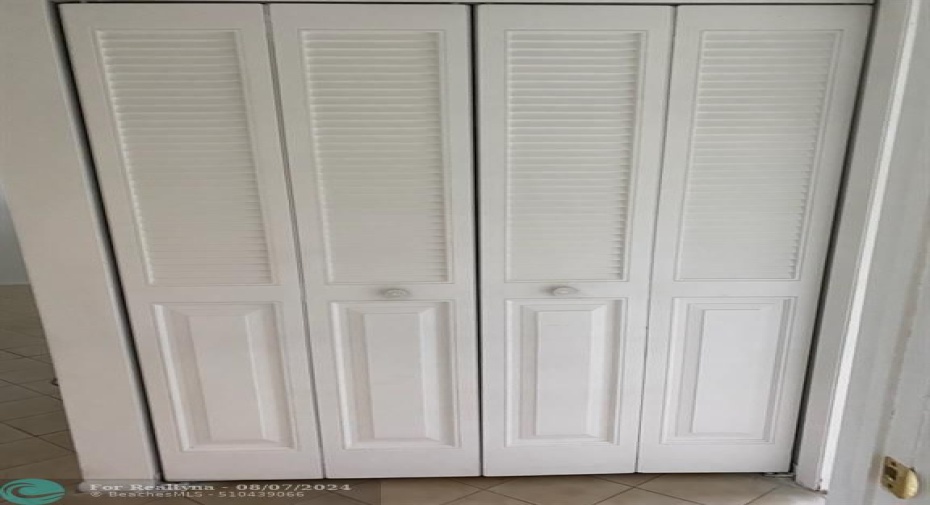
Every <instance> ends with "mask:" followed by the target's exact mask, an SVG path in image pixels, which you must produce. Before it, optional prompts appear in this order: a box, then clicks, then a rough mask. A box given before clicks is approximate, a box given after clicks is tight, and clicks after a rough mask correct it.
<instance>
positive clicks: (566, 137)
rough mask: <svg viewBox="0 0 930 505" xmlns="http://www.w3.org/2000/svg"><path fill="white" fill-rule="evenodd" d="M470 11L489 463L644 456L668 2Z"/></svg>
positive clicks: (531, 466) (593, 463)
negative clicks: (643, 402)
mask: <svg viewBox="0 0 930 505" xmlns="http://www.w3.org/2000/svg"><path fill="white" fill-rule="evenodd" d="M477 13H478V23H477V28H478V31H477V38H478V40H477V43H478V58H479V60H478V76H479V79H478V80H479V86H480V89H479V100H480V114H479V117H480V120H481V122H480V124H479V132H480V149H479V152H480V153H481V164H480V174H481V182H482V190H481V201H480V212H481V216H482V225H481V265H482V266H481V271H482V279H481V296H482V312H483V313H482V325H483V326H482V327H483V332H482V334H483V342H482V367H483V381H484V388H483V402H484V410H483V415H484V420H483V423H484V449H485V451H484V458H485V461H484V471H485V474H486V475H532V474H560V473H567V474H571V473H575V474H577V473H621V472H632V471H635V461H636V447H637V442H636V441H637V437H638V431H639V414H638V413H639V409H640V397H641V393H642V390H641V388H642V370H643V369H642V366H643V360H644V353H645V328H646V317H647V299H648V292H649V268H650V267H649V265H650V262H651V255H652V231H653V218H654V214H655V206H656V194H657V191H658V174H659V172H660V164H661V142H662V137H663V119H664V116H665V97H666V93H667V80H668V76H667V72H668V64H669V61H668V58H669V53H670V47H671V37H672V15H673V9H672V8H671V7H633V6H631V7H619V6H597V7H595V6H580V5H579V6H572V7H568V6H497V5H494V6H487V5H484V6H479V7H478V8H477ZM598 350H599V351H598ZM601 351H603V353H604V354H599V353H600V352H601ZM592 353H594V354H592ZM588 358H590V359H591V360H593V361H589V360H588ZM569 363H571V365H569ZM560 402H569V403H568V404H570V405H572V406H574V407H577V408H566V407H565V405H562V406H561V408H559V406H558V404H559V403H560ZM579 409H580V410H579Z"/></svg>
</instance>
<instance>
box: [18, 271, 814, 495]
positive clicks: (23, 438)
mask: <svg viewBox="0 0 930 505" xmlns="http://www.w3.org/2000/svg"><path fill="white" fill-rule="evenodd" d="M53 378H54V371H53V369H52V365H51V360H50V359H49V355H48V348H47V347H46V344H45V338H44V334H43V332H42V326H41V324H40V322H39V317H38V314H37V311H36V308H35V304H34V303H33V300H32V294H31V292H30V291H29V289H28V287H25V286H0V482H2V481H5V480H8V479H19V478H46V479H52V480H59V481H61V482H62V483H64V484H67V485H68V487H69V488H73V487H74V484H75V483H76V482H78V479H79V478H80V477H79V471H78V465H77V460H76V459H75V455H74V449H73V447H72V445H71V438H70V436H69V433H68V426H67V424H66V421H65V417H64V413H63V411H62V405H61V399H60V396H59V394H58V388H57V387H56V386H55V385H53V384H52V383H51V380H52V379H53ZM334 482H335V483H336V484H345V485H348V486H351V488H352V489H350V490H341V491H336V492H327V491H311V492H309V493H305V494H304V495H303V496H301V497H294V498H262V497H251V498H221V497H216V496H206V494H209V493H204V496H191V495H188V497H174V498H152V497H147V498H109V497H95V496H92V495H90V494H79V493H76V492H75V491H73V490H71V491H69V494H68V495H67V496H66V497H65V498H64V499H63V500H61V501H59V502H56V503H60V504H66V505H70V504H74V505H92V504H95V503H96V504H100V505H106V504H111V505H122V504H136V505H144V504H160V505H198V504H199V505H218V504H234V505H264V504H268V505H527V504H530V505H595V504H597V505H695V504H699V505H749V504H751V505H822V503H823V497H822V496H820V495H818V494H815V493H811V492H809V491H806V490H803V489H800V488H798V487H796V486H794V485H793V484H792V483H791V482H790V481H788V480H786V479H773V478H766V477H762V476H759V475H753V474H731V475H719V474H714V475H710V474H709V475H685V474H677V475H645V474H631V475H591V476H586V475H575V476H551V477H517V478H504V477H471V478H445V479H385V480H381V481H377V480H368V481H366V480H359V481H346V482H341V481H316V482H313V481H308V482H305V483H324V484H331V483H334ZM235 484H236V483H222V485H226V486H234V485H235Z"/></svg>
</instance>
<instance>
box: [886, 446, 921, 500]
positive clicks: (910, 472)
mask: <svg viewBox="0 0 930 505" xmlns="http://www.w3.org/2000/svg"><path fill="white" fill-rule="evenodd" d="M882 487H884V488H885V489H887V490H888V491H890V492H891V494H893V495H895V496H896V497H898V498H901V499H902V500H906V499H908V498H913V497H915V496H917V493H918V492H919V491H920V480H919V479H918V478H917V472H915V471H914V469H913V468H911V467H909V466H905V465H904V464H902V463H901V462H899V461H898V460H896V459H894V458H891V457H888V456H885V464H884V465H882Z"/></svg>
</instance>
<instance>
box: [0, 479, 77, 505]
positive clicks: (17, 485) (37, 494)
mask: <svg viewBox="0 0 930 505" xmlns="http://www.w3.org/2000/svg"><path fill="white" fill-rule="evenodd" d="M64 497H65V488H64V486H62V485H61V484H59V483H57V482H55V481H51V480H45V479H19V480H11V481H10V482H7V483H6V484H4V485H2V486H0V498H2V499H4V500H6V501H8V502H10V503H15V504H16V505H46V504H48V503H55V502H57V501H58V500H61V499H62V498H64Z"/></svg>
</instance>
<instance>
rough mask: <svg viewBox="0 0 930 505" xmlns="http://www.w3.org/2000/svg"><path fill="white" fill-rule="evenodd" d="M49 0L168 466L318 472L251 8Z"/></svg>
mask: <svg viewBox="0 0 930 505" xmlns="http://www.w3.org/2000/svg"><path fill="white" fill-rule="evenodd" d="M62 11H63V14H64V22H65V28H66V32H67V36H68V43H69V48H70V50H71V56H72V59H73V61H74V69H75V71H76V73H77V80H78V87H79V91H80V97H81V103H82V105H83V107H84V112H85V116H86V120H87V124H88V127H89V128H88V129H89V133H90V140H91V143H92V147H93V155H94V161H95V163H96V165H97V170H98V174H99V179H100V182H101V185H102V187H103V196H104V200H105V205H106V213H107V217H108V219H109V222H110V227H111V230H112V234H113V240H114V243H115V247H116V253H117V259H118V261H119V266H120V273H121V278H122V282H123V286H124V292H125V296H126V300H127V304H128V306H129V311H130V317H131V322H132V326H133V332H134V334H135V336H136V341H137V346H138V351H139V361H140V363H141V366H142V371H143V373H144V376H145V383H146V389H147V394H148V397H149V400H150V402H151V408H152V416H153V420H154V425H155V430H156V434H157V436H158V443H159V452H160V454H161V457H162V462H163V464H164V472H165V478H166V479H168V480H214V479H285V478H315V477H320V476H321V468H320V466H321V465H320V455H319V442H318V438H317V433H316V428H315V424H314V423H315V421H314V418H315V415H314V406H313V405H314V401H313V392H312V384H311V380H310V374H309V364H308V353H307V348H306V344H305V340H306V339H305V329H304V323H303V313H302V305H301V300H300V297H301V293H300V287H299V283H298V281H299V279H298V272H297V263H296V262H297V255H296V249H295V245H294V241H293V230H292V227H291V217H290V211H289V205H288V194H287V188H286V184H285V172H284V167H283V163H282V156H281V146H280V145H279V144H280V142H279V135H278V129H277V117H276V107H275V100H274V91H273V89H272V84H271V82H272V74H271V68H270V64H269V54H268V45H267V39H266V34H265V23H264V19H263V13H262V8H261V7H260V6H247V5H240V6H230V5H208V6H205V5H170V6H169V5H142V4H138V5H64V6H62ZM50 183H52V182H50ZM62 254H67V252H66V251H62ZM101 402H105V399H101Z"/></svg>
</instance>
